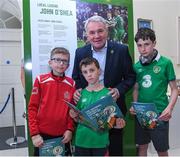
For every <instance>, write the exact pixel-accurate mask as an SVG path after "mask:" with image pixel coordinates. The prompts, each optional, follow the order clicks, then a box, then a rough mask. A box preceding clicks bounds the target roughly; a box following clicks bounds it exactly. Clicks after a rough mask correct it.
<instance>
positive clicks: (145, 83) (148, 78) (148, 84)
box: [142, 75, 152, 88]
mask: <svg viewBox="0 0 180 157" xmlns="http://www.w3.org/2000/svg"><path fill="white" fill-rule="evenodd" d="M151 85H152V80H151V76H150V75H145V76H143V82H142V86H143V87H144V88H149V87H151Z"/></svg>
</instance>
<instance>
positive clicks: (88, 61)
mask: <svg viewBox="0 0 180 157" xmlns="http://www.w3.org/2000/svg"><path fill="white" fill-rule="evenodd" d="M93 63H94V64H95V66H96V67H97V68H98V69H100V66H99V62H98V61H97V59H95V58H92V57H87V58H84V59H82V60H81V62H80V63H79V68H80V70H81V69H82V66H83V65H84V66H87V65H90V64H93Z"/></svg>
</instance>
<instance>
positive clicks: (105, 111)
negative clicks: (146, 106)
mask: <svg viewBox="0 0 180 157" xmlns="http://www.w3.org/2000/svg"><path fill="white" fill-rule="evenodd" d="M64 101H65V102H66V104H67V105H68V106H69V107H70V108H72V109H74V110H75V111H76V112H77V113H78V114H79V121H78V122H79V123H81V124H83V125H86V126H87V127H90V128H91V129H93V130H95V131H104V130H107V129H110V128H113V127H116V126H115V125H116V118H123V114H122V112H121V110H120V109H119V107H118V106H117V104H116V103H115V102H114V100H113V98H112V97H111V96H110V95H108V96H105V97H103V98H102V99H100V100H98V101H96V102H95V103H93V104H90V105H89V106H88V107H87V108H85V109H83V110H79V109H78V108H77V107H76V106H74V105H73V104H71V103H69V102H67V101H66V100H64Z"/></svg>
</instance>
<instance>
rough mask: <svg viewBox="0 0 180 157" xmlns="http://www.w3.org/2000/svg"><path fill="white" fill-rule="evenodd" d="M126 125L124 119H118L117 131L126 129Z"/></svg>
mask: <svg viewBox="0 0 180 157" xmlns="http://www.w3.org/2000/svg"><path fill="white" fill-rule="evenodd" d="M125 125H126V122H125V120H124V119H123V118H117V119H116V125H115V127H114V128H116V129H121V128H124V127H125Z"/></svg>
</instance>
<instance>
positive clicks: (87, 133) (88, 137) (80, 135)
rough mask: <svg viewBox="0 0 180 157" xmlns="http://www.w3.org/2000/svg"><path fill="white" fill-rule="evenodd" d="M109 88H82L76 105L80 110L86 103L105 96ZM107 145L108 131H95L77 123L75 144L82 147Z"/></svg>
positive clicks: (103, 146) (88, 103)
mask: <svg viewBox="0 0 180 157" xmlns="http://www.w3.org/2000/svg"><path fill="white" fill-rule="evenodd" d="M108 92H109V90H108V89H107V88H103V89H102V90H100V91H97V92H96V91H91V92H90V91H88V90H86V89H83V90H82V92H81V98H80V100H79V102H78V104H77V107H78V108H79V109H80V110H82V109H84V108H86V107H87V106H88V105H90V104H92V103H94V102H96V101H97V100H99V99H101V98H102V97H104V96H106V95H107V93H108ZM108 145H109V134H108V131H105V132H96V131H94V130H92V129H90V128H88V127H86V126H84V125H82V124H78V125H77V129H76V132H75V146H79V147H83V148H105V147H107V146H108Z"/></svg>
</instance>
